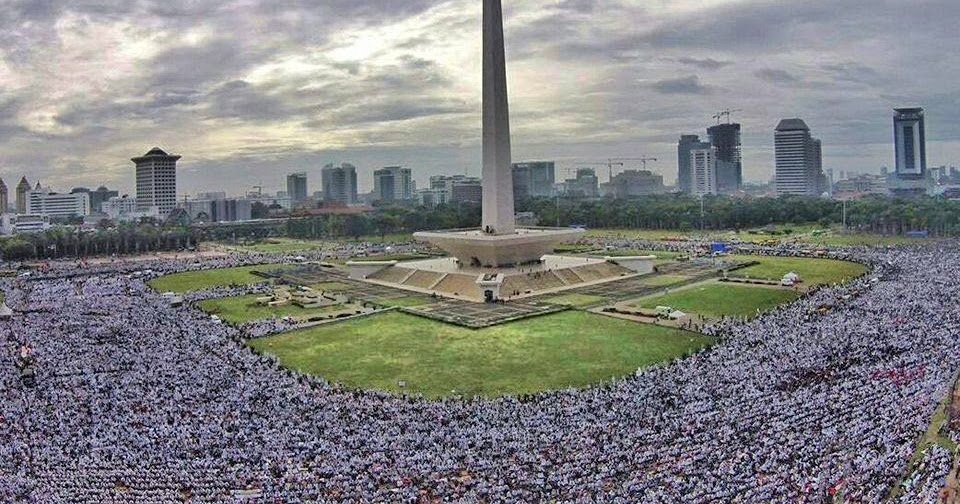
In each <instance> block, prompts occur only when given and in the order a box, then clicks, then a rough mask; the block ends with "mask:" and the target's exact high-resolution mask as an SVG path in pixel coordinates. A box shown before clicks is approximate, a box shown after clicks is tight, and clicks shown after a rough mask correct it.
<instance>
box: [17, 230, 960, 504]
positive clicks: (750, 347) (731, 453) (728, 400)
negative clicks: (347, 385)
mask: <svg viewBox="0 0 960 504" xmlns="http://www.w3.org/2000/svg"><path fill="white" fill-rule="evenodd" d="M774 253H781V252H774ZM783 253H788V252H783ZM846 254H847V255H848V256H849V257H853V258H856V259H857V260H860V261H863V262H865V263H868V264H870V265H871V266H872V268H873V269H872V272H871V273H870V274H869V275H868V276H867V277H864V278H862V279H860V280H857V281H855V282H853V283H851V284H849V285H846V286H842V287H829V288H823V289H820V290H818V291H816V292H814V293H813V294H811V295H809V296H806V297H804V298H802V299H801V300H799V301H797V302H796V303H793V304H791V305H789V306H786V307H782V308H780V309H778V310H775V311H773V312H770V313H768V314H766V315H764V316H762V317H759V318H757V319H755V320H752V321H749V322H741V321H736V322H735V323H734V322H730V321H728V322H727V323H725V324H723V325H721V326H717V327H714V328H712V329H711V330H712V331H713V332H715V333H717V334H720V335H721V336H722V337H723V338H722V339H723V342H722V343H721V344H719V345H716V346H715V347H713V348H712V349H710V350H708V351H705V352H703V353H700V354H698V355H695V356H693V357H689V358H686V359H683V360H678V361H676V362H673V363H670V364H669V365H665V366H659V367H655V368H651V369H648V370H645V371H642V372H638V373H637V374H636V375H634V376H630V377H626V378H624V379H622V380H620V381H617V382H615V383H610V384H606V385H603V386H598V387H595V388H591V389H586V390H566V391H555V392H548V393H543V394H538V395H535V396H531V397H524V398H503V399H498V400H483V399H472V400H463V399H448V400H443V401H435V402H431V401H426V400H422V399H418V398H408V397H395V396H390V395H387V394H384V393H379V392H375V391H355V390H346V389H343V388H341V387H339V386H337V385H336V384H330V383H327V382H325V381H324V380H323V379H322V378H312V377H307V376H303V375H299V374H296V373H294V372H291V371H288V370H285V369H283V368H282V367H280V366H279V364H278V363H277V362H276V360H275V359H273V358H271V357H269V356H264V355H259V354H257V353H255V352H253V351H252V350H251V349H250V348H249V347H247V346H244V345H243V344H242V343H241V341H240V339H241V338H240V337H239V335H240V333H239V331H238V330H237V329H235V328H232V327H230V326H227V325H224V324H218V323H216V322H215V321H212V320H211V319H210V317H208V316H206V315H204V314H203V313H201V312H199V311H197V310H196V309H194V308H192V307H190V306H184V307H173V306H171V305H170V303H169V302H167V301H166V300H165V299H164V298H162V297H161V296H160V295H158V294H156V293H154V292H152V291H151V290H150V289H149V288H148V287H147V286H146V285H145V284H144V279H145V278H144V276H145V275H133V274H131V272H132V271H133V270H132V269H127V267H126V266H123V267H121V266H119V265H113V266H109V265H105V266H100V267H98V268H99V269H97V270H96V271H94V272H87V273H88V274H86V275H83V276H77V277H73V278H70V277H65V274H61V275H57V271H53V270H51V271H50V272H48V273H47V274H45V275H44V276H43V278H40V279H34V280H24V279H20V280H14V281H7V283H6V284H5V285H3V286H2V287H3V290H4V291H5V294H6V302H7V303H8V305H9V306H11V307H12V308H13V309H14V310H15V311H16V313H15V315H14V317H13V318H12V319H11V320H9V321H0V351H2V355H0V501H2V502H78V503H99V502H116V501H119V502H171V503H172V502H184V501H185V500H189V501H191V502H221V501H232V500H236V499H240V498H251V499H257V500H262V501H271V502H274V501H276V502H315V501H336V502H416V501H421V500H423V501H433V500H438V501H439V500H442V501H467V502H476V501H484V502H543V501H571V502H590V501H594V502H645V503H658V502H663V503H672V502H824V501H829V499H831V498H837V499H841V500H846V501H850V502H879V501H881V500H882V499H884V498H885V497H886V496H888V495H889V492H890V491H891V489H893V488H894V487H895V486H896V485H897V482H898V481H899V480H900V478H902V477H903V476H904V473H905V471H906V467H907V462H908V460H909V458H910V457H911V455H912V454H913V452H914V448H915V444H916V442H917V439H918V437H919V436H920V435H921V434H922V433H923V432H924V431H925V430H926V429H927V427H928V425H929V422H930V417H931V415H932V414H933V412H934V410H935V409H936V407H937V405H938V404H939V403H940V402H941V401H942V400H943V399H944V397H945V396H946V394H947V393H948V392H949V390H950V389H951V386H952V383H951V382H952V380H953V377H954V374H955V371H956V370H955V363H956V362H957V360H958V358H960V339H958V338H957V336H956V335H957V334H958V332H960V252H958V249H957V247H956V244H947V245H942V246H930V247H927V248H908V249H897V250H866V249H863V250H851V251H848V252H846ZM254 260H255V259H254ZM220 261H222V262H223V263H224V264H239V263H246V262H247V261H251V260H250V259H238V258H231V259H222V260H220ZM198 264H199V263H187V262H184V263H182V264H177V262H176V261H171V262H170V264H166V265H163V266H162V267H160V266H151V267H152V268H153V269H154V271H165V272H166V271H180V270H184V269H190V268H200V267H208V266H209V265H207V264H206V263H204V264H199V265H198ZM141 268H142V266H141ZM60 271H61V273H62V272H66V271H69V269H68V268H64V269H62V270H60ZM146 276H149V275H146ZM823 307H829V309H827V310H824V309H822V308H823ZM24 348H26V349H28V350H27V351H28V352H29V354H30V355H31V357H32V359H33V362H34V363H35V364H34V366H35V384H33V385H32V386H27V385H26V384H24V383H23V382H22V379H21V375H20V374H19V373H18V372H17V368H16V366H15V365H14V361H15V358H16V356H17V355H19V354H20V353H21V352H22V351H23V349H24ZM935 456H936V457H938V458H937V459H935V460H931V462H930V467H937V468H941V469H942V468H943V467H946V464H948V463H947V462H946V458H945V456H943V455H942V454H939V452H937V454H935ZM938 470H940V469H938ZM939 478H940V475H939V472H938V473H937V475H936V476H935V477H933V479H932V480H931V481H934V480H935V481H940V480H939ZM921 479H922V478H921ZM922 480H923V481H920V480H918V484H916V485H913V486H912V487H911V491H914V490H916V491H918V492H922V495H924V496H932V495H935V494H936V492H937V489H936V483H935V482H934V483H929V482H927V480H925V479H922ZM927 488H928V489H927ZM917 489H919V490H917ZM917 495H921V494H917Z"/></svg>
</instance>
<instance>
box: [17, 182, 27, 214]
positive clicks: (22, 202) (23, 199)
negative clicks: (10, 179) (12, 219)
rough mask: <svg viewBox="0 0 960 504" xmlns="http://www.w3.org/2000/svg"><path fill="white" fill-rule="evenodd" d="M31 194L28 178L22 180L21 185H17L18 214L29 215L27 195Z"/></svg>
mask: <svg viewBox="0 0 960 504" xmlns="http://www.w3.org/2000/svg"><path fill="white" fill-rule="evenodd" d="M28 192H30V182H27V177H22V178H20V183H19V184H17V213H18V214H25V213H27V193H28Z"/></svg>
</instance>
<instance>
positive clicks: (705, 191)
mask: <svg viewBox="0 0 960 504" xmlns="http://www.w3.org/2000/svg"><path fill="white" fill-rule="evenodd" d="M690 170H691V174H692V179H693V187H692V190H693V194H695V195H697V196H706V195H710V194H717V148H716V147H713V146H711V145H710V144H707V143H702V144H701V146H700V147H696V148H693V149H690Z"/></svg>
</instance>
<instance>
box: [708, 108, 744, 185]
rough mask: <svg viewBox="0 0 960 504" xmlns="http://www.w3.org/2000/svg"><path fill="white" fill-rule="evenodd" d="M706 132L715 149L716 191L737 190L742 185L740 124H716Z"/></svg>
mask: <svg viewBox="0 0 960 504" xmlns="http://www.w3.org/2000/svg"><path fill="white" fill-rule="evenodd" d="M707 134H708V135H709V136H710V144H711V145H713V147H714V148H716V150H717V152H716V154H717V192H718V193H723V194H730V193H734V192H737V191H738V190H740V186H741V185H743V161H742V154H741V146H740V125H739V124H737V123H727V124H718V125H716V126H711V127H709V128H707Z"/></svg>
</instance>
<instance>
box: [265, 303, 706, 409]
mask: <svg viewBox="0 0 960 504" xmlns="http://www.w3.org/2000/svg"><path fill="white" fill-rule="evenodd" d="M711 341H712V340H711V339H710V338H708V337H706V336H703V335H699V334H694V333H690V332H683V331H678V330H676V329H668V328H665V327H659V326H653V325H643V324H635V323H633V322H628V321H624V320H619V319H614V318H608V317H603V316H600V315H593V314H590V313H586V312H579V311H568V312H563V313H558V314H553V315H547V316H543V317H535V318H532V319H527V320H523V321H519V322H514V323H510V324H505V325H500V326H495V327H490V328H487V329H481V330H476V331H474V330H469V329H465V328H462V327H458V326H454V325H448V324H443V323H440V322H434V321H432V320H428V319H423V318H419V317H416V316H413V315H407V314H403V313H398V312H390V313H385V314H382V315H376V316H373V317H366V318H363V319H358V320H353V321H348V322H343V323H339V324H333V325H328V326H321V327H316V328H313V329H308V330H304V331H298V332H294V333H287V334H283V335H280V336H275V337H272V338H268V339H261V340H254V341H251V342H250V344H251V345H252V346H253V347H254V348H256V349H257V350H260V351H263V352H268V353H271V354H275V355H277V356H278V357H279V358H280V360H281V362H282V363H283V364H284V365H286V366H288V367H290V368H292V369H295V370H297V371H300V372H304V373H309V374H315V375H319V376H323V377H325V378H326V379H327V380H330V381H332V382H339V383H343V384H344V385H346V386H349V387H357V388H373V389H378V390H387V391H390V392H395V393H396V392H408V393H422V394H423V395H424V396H426V397H430V398H438V397H443V396H447V395H451V394H462V395H464V396H468V397H472V396H474V395H483V396H487V397H498V396H503V395H515V394H525V393H534V392H539V391H543V390H555V389H563V388H567V387H586V386H589V385H593V384H596V383H599V382H601V381H605V380H610V379H611V378H612V377H622V376H625V375H629V374H631V373H633V372H634V371H635V370H636V369H637V368H640V367H646V366H650V365H653V364H656V363H660V362H665V361H668V360H670V359H673V358H675V357H678V356H683V355H687V354H688V353H690V352H695V351H698V350H700V349H702V348H704V347H706V346H708V345H709V344H710V343H711ZM400 380H403V381H405V382H406V384H407V387H406V388H405V389H401V387H400V386H399V385H398V382H399V381H400ZM454 391H455V392H454Z"/></svg>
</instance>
